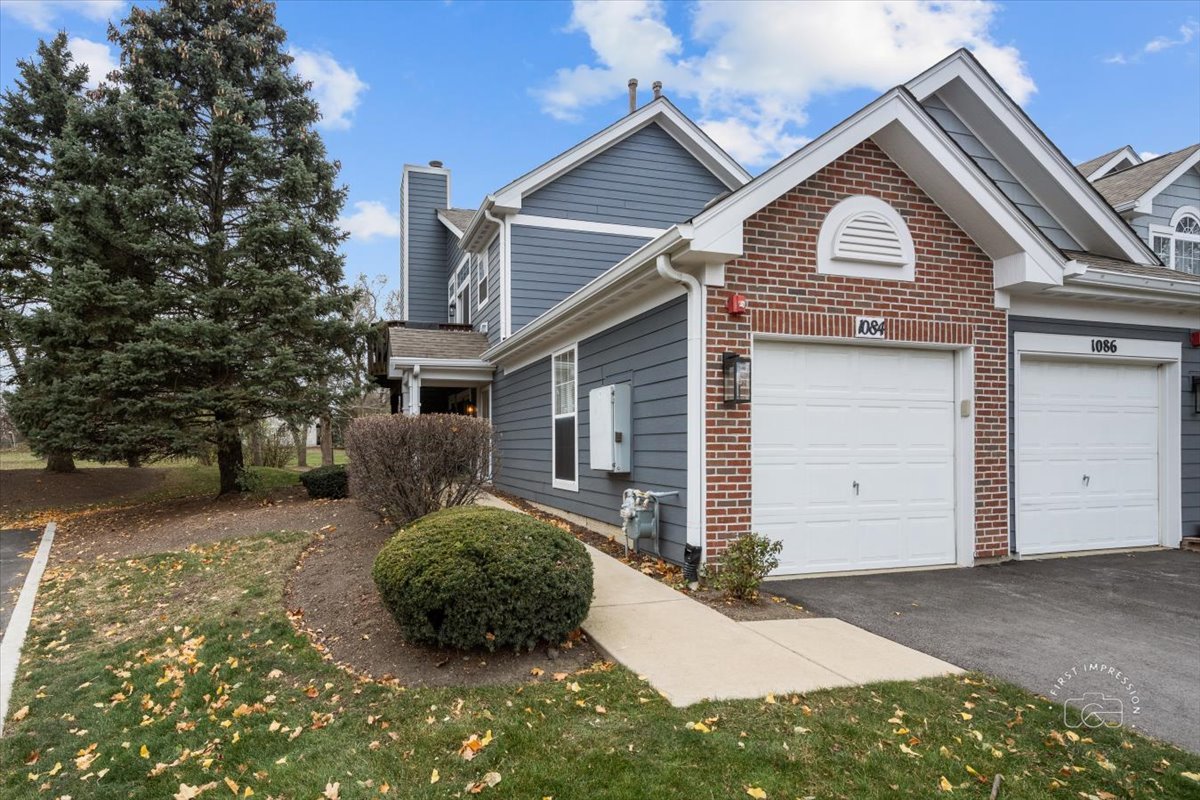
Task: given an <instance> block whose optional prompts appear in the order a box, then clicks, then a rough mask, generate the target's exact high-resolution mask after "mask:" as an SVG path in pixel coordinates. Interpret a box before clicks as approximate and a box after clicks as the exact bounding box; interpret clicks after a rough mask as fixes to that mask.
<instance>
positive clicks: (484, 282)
mask: <svg viewBox="0 0 1200 800" xmlns="http://www.w3.org/2000/svg"><path fill="white" fill-rule="evenodd" d="M491 261H492V256H491V249H490V247H485V248H483V252H482V253H480V254H479V276H478V277H477V278H476V279H475V297H476V303H475V308H476V310H478V311H482V310H483V307H484V306H486V305H487V303H488V300H490V299H491V297H492V282H491V280H490V279H489V275H488V272H490V271H491V268H492V265H491ZM480 286H486V287H487V295H486V296H484V294H483V293H482V292H480V291H479V287H480Z"/></svg>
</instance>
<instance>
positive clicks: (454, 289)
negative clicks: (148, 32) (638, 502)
mask: <svg viewBox="0 0 1200 800" xmlns="http://www.w3.org/2000/svg"><path fill="white" fill-rule="evenodd" d="M470 261H471V254H470V253H467V254H466V255H464V256H463V257H462V258H460V259H459V260H458V264H457V265H456V266H455V267H454V270H453V271H452V272H451V273H450V282H449V283H448V284H447V285H446V295H447V297H446V312H447V316H449V311H450V304H451V303H455V310H454V316H455V319H450V320H447V321H448V322H450V323H452V324H454V325H460V324H462V322H461V320H462V316H463V313H464V312H467V311H468V309H465V308H462V307H460V306H458V305H457V304H458V296H459V295H460V294H462V292H463V289H466V290H467V305H470V303H471V268H470ZM464 264H466V265H467V271H466V273H465V274H464V276H463V279H462V280H461V281H456V280H455V278H456V277H457V276H458V273H459V272H461V271H462V268H463V265H464Z"/></svg>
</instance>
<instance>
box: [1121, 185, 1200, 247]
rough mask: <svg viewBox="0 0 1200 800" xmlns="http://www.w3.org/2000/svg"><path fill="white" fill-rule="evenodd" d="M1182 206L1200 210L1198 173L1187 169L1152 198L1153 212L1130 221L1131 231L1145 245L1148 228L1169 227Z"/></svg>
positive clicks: (1148, 235)
mask: <svg viewBox="0 0 1200 800" xmlns="http://www.w3.org/2000/svg"><path fill="white" fill-rule="evenodd" d="M1183 206H1191V207H1192V208H1200V172H1197V171H1196V170H1195V169H1189V170H1188V171H1187V172H1185V173H1184V174H1182V175H1180V176H1179V180H1177V181H1175V182H1174V183H1172V184H1171V185H1170V186H1168V187H1167V188H1166V189H1163V190H1162V192H1160V193H1159V195H1158V197H1155V198H1154V203H1153V212H1154V213H1152V214H1148V215H1146V216H1138V217H1134V218H1133V219H1132V220H1130V224H1131V225H1133V229H1134V230H1135V231H1137V234H1138V236H1140V237H1142V240H1143V241H1145V242H1146V243H1147V244H1151V241H1150V226H1151V225H1161V226H1163V227H1164V228H1166V227H1170V225H1171V216H1172V215H1173V214H1174V213H1175V212H1176V211H1177V210H1179V209H1180V208H1181V207H1183Z"/></svg>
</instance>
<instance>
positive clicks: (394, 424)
mask: <svg viewBox="0 0 1200 800" xmlns="http://www.w3.org/2000/svg"><path fill="white" fill-rule="evenodd" d="M346 454H347V456H348V457H349V460H350V493H351V494H352V495H353V496H354V497H356V498H358V500H359V502H361V503H362V504H363V505H365V506H366V507H367V508H370V509H372V510H373V511H375V512H376V513H378V514H379V515H380V516H382V517H385V518H387V519H389V520H391V521H392V522H395V523H397V524H402V523H405V522H408V521H410V520H414V519H417V518H418V517H423V516H425V515H426V514H431V513H433V512H434V511H437V510H439V509H442V508H446V507H448V506H462V505H468V504H470V503H473V502H475V498H476V497H477V496H478V495H479V492H480V490H481V489H482V488H483V485H484V483H485V482H486V481H487V474H488V468H489V465H490V461H491V457H492V426H491V425H490V424H489V423H488V422H487V421H486V420H482V419H476V418H475V417H464V416H460V415H457V414H421V415H418V416H409V415H404V414H389V415H380V416H371V417H360V418H358V419H356V420H354V421H353V422H351V424H350V430H349V431H348V433H347V435H346Z"/></svg>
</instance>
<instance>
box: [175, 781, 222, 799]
mask: <svg viewBox="0 0 1200 800" xmlns="http://www.w3.org/2000/svg"><path fill="white" fill-rule="evenodd" d="M216 785H217V782H216V781H212V782H211V783H206V784H204V785H203V786H189V785H188V784H186V783H181V784H179V791H178V792H176V793H175V794H173V795H172V798H173V800H193V798H196V797H199V796H200V795H201V794H203V793H204V792H207V791H208V790H209V789H211V788H213V787H214V786H216Z"/></svg>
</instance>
